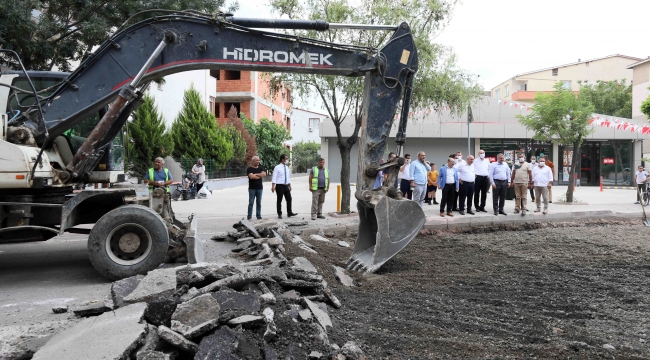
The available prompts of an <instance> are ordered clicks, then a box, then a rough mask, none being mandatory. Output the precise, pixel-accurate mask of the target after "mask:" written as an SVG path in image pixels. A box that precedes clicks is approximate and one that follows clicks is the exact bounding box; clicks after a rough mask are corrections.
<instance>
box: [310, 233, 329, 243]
mask: <svg viewBox="0 0 650 360" xmlns="http://www.w3.org/2000/svg"><path fill="white" fill-rule="evenodd" d="M309 240H313V241H320V242H326V243H328V242H330V241H329V240H328V239H327V238H325V237H322V236H320V235H309Z"/></svg>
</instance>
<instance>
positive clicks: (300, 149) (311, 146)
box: [291, 141, 320, 173]
mask: <svg viewBox="0 0 650 360" xmlns="http://www.w3.org/2000/svg"><path fill="white" fill-rule="evenodd" d="M319 158H320V144H319V143H317V142H315V141H307V142H304V141H301V142H299V143H296V144H295V145H293V149H291V160H292V162H293V163H292V165H293V169H294V171H295V172H297V173H304V172H307V169H311V168H312V167H314V166H316V165H318V159H319Z"/></svg>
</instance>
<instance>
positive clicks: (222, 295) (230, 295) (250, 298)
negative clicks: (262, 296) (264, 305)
mask: <svg viewBox="0 0 650 360" xmlns="http://www.w3.org/2000/svg"><path fill="white" fill-rule="evenodd" d="M258 294H259V293H256V292H254V291H244V292H239V291H235V290H232V289H229V288H223V289H221V290H220V291H217V292H214V293H212V294H211V296H212V297H213V298H214V299H215V300H216V301H217V302H218V303H219V306H220V307H221V311H228V310H233V311H236V312H243V313H254V312H259V311H260V307H261V305H260V300H259V295H258Z"/></svg>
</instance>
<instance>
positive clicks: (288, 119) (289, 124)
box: [287, 117, 291, 132]
mask: <svg viewBox="0 0 650 360" xmlns="http://www.w3.org/2000/svg"><path fill="white" fill-rule="evenodd" d="M287 130H288V131H289V132H291V118H290V117H288V118H287Z"/></svg>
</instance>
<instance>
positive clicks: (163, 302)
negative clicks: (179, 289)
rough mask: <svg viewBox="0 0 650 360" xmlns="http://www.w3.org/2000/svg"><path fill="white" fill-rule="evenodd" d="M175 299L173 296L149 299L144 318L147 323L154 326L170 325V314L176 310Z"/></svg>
mask: <svg viewBox="0 0 650 360" xmlns="http://www.w3.org/2000/svg"><path fill="white" fill-rule="evenodd" d="M176 306H177V301H176V299H174V298H173V297H166V298H161V299H156V300H152V301H149V302H148V303H147V310H145V312H144V318H145V319H146V320H147V322H148V323H150V324H152V325H156V326H160V325H165V326H167V327H169V326H171V321H172V314H174V311H176Z"/></svg>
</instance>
